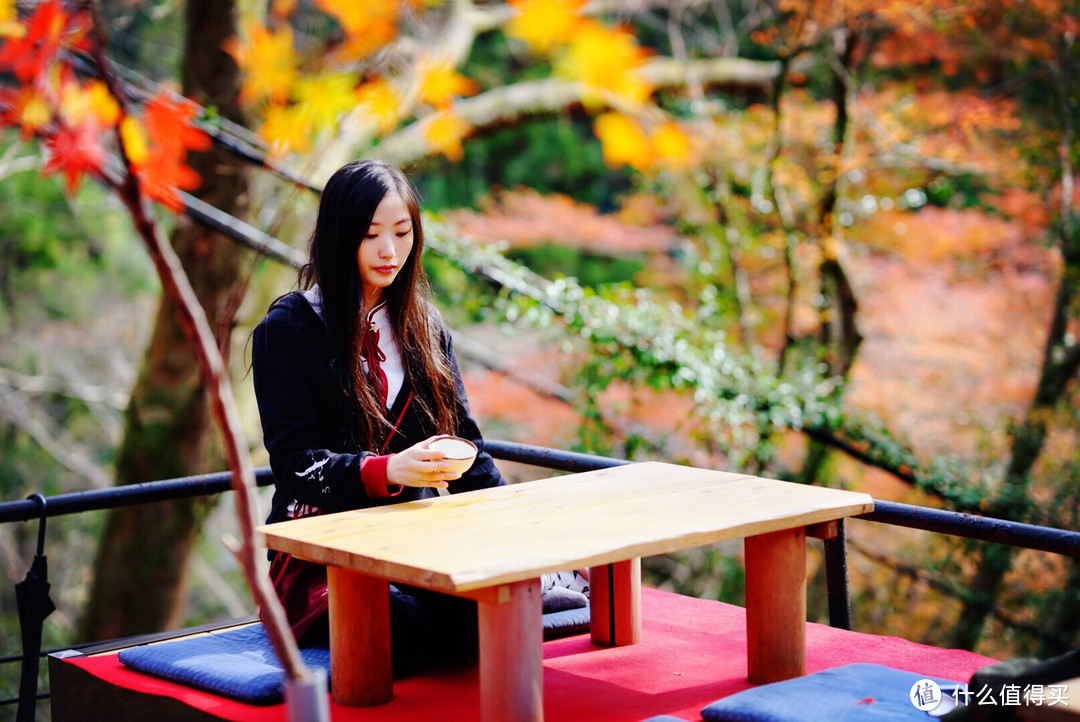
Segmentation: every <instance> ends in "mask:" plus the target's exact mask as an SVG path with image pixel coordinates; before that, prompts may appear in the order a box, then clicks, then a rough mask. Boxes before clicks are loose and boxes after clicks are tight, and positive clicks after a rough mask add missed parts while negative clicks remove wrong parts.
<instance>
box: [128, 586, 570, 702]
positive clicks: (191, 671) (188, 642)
mask: <svg viewBox="0 0 1080 722" xmlns="http://www.w3.org/2000/svg"><path fill="white" fill-rule="evenodd" d="M588 630H589V608H588V607H584V608H582V609H568V610H565V611H562V612H552V613H550V614H545V615H544V638H545V639H557V638H560V637H567V636H570V635H572V634H580V633H582V632H587V631H588ZM300 655H301V656H302V657H303V658H304V663H305V664H307V666H309V667H322V668H323V669H325V670H326V671H327V675H329V673H330V650H329V649H328V648H326V647H307V648H304V649H301V650H300ZM119 658H120V661H121V662H122V663H123V664H125V665H127V666H128V667H131V668H132V669H137V670H138V671H140V672H145V673H147V674H152V675H155V676H157V677H163V678H165V679H167V680H169V681H171V682H178V683H180V684H186V685H189V686H191V687H197V688H199V689H203V690H206V691H208V692H213V693H214V694H220V695H223V696H225V697H231V698H233V699H238V700H241V701H243V702H248V703H250V704H276V703H277V702H280V701H281V698H282V685H283V683H284V681H285V670H284V668H283V667H282V666H281V663H280V662H279V661H278V658H277V654H276V653H275V652H274V647H273V645H272V644H271V643H270V638H269V637H267V636H266V630H265V629H264V628H263V625H262V624H260V623H255V624H249V625H246V626H243V627H236V628H234V629H228V630H225V631H221V632H214V633H211V634H200V635H198V636H194V637H184V638H183V639H174V640H170V641H167V642H158V643H156V644H144V645H140V646H138V647H129V648H128V649H124V650H121V651H120V654H119Z"/></svg>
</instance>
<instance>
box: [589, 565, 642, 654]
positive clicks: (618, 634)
mask: <svg viewBox="0 0 1080 722" xmlns="http://www.w3.org/2000/svg"><path fill="white" fill-rule="evenodd" d="M589 627H590V634H591V636H592V641H593V644H603V645H607V646H611V647H616V646H622V645H625V644H637V643H638V642H640V641H641V559H628V560H627V561H624V562H615V563H613V564H605V565H603V566H597V567H590V568H589Z"/></svg>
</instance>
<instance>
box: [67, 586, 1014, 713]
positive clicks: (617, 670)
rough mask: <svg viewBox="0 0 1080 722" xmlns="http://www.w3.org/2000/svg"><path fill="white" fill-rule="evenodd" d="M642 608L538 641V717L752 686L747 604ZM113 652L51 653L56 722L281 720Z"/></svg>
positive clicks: (809, 633)
mask: <svg viewBox="0 0 1080 722" xmlns="http://www.w3.org/2000/svg"><path fill="white" fill-rule="evenodd" d="M641 601H642V604H641V606H642V624H643V628H644V634H643V635H642V641H641V642H640V643H639V644H633V645H628V646H622V647H605V646H600V645H595V644H593V643H592V642H591V641H590V637H589V635H587V634H584V635H578V636H574V637H568V638H565V639H559V640H554V641H550V642H546V643H545V644H544V645H543V652H544V660H543V668H544V669H543V681H544V712H545V717H546V718H548V719H551V720H559V721H560V722H564V721H565V722H579V721H580V722H585V721H586V720H587V721H589V722H640V720H644V719H647V718H648V717H651V716H654V715H659V714H668V715H672V716H675V717H678V718H681V719H684V720H700V719H701V716H700V710H701V708H702V707H704V706H705V705H706V704H708V703H710V702H713V701H715V700H717V699H720V698H721V697H725V696H727V695H730V694H733V693H735V692H739V691H741V690H743V689H747V688H748V687H749V686H750V685H749V683H748V682H747V680H746V677H747V666H746V665H747V659H746V654H747V644H746V615H745V611H744V610H743V608H741V607H736V606H732V605H728V604H722V603H720V602H713V601H705V600H699V599H693V598H690V597H684V596H680V595H676V594H670V593H666V592H661V591H657V590H652V589H643V590H642V600H641ZM702 620H708V622H709V623H708V625H703V624H702ZM806 640H807V667H808V671H809V672H815V671H818V670H821V669H828V668H831V667H836V666H839V665H842V664H847V663H850V662H872V663H877V664H885V665H889V666H892V667H895V668H898V669H906V670H910V671H912V672H917V673H920V674H925V675H927V676H935V677H941V678H945V679H954V680H957V681H967V680H968V679H970V677H971V675H972V674H973V673H974V672H975V671H976V670H977V669H979V668H981V667H983V666H985V665H987V664H990V663H992V662H993V661H994V660H992V659H989V658H987V657H983V656H980V655H976V654H972V653H970V652H964V651H957V650H944V649H938V648H935V647H928V646H925V645H921V644H915V643H913V642H908V641H906V640H902V639H898V638H896V637H882V636H876V635H870V634H860V633H856V632H845V631H841V630H836V629H832V628H831V627H827V626H823V625H819V624H808V625H807V626H806ZM116 651H117V650H115V649H112V650H84V651H83V652H82V653H74V654H70V655H65V654H64V653H58V654H54V655H52V656H51V658H50V665H49V666H50V677H51V686H52V691H53V699H52V707H53V720H56V721H57V722H65V721H68V722H70V721H75V722H79V721H81V720H87V721H88V722H89V721H91V720H92V721H94V722H96V721H97V720H100V719H110V720H147V719H149V720H200V721H206V720H236V721H237V722H263V721H265V722H271V721H272V722H285V710H284V705H281V704H278V705H272V706H268V707H255V706H252V705H247V704H242V703H239V702H235V701H232V700H228V699H224V698H221V697H218V696H215V695H211V694H207V693H204V692H200V691H198V690H194V689H191V688H188V687H183V686H181V685H177V684H172V683H169V682H166V681H163V680H159V679H155V678H153V677H148V676H146V675H143V674H140V673H138V672H133V671H131V670H128V669H126V668H124V667H123V666H122V665H120V663H119V662H118V661H117V659H116ZM478 677H479V671H478V668H477V666H476V665H473V666H470V667H464V668H461V667H459V668H454V669H444V670H436V671H433V672H430V673H426V674H423V675H417V676H415V677H409V678H405V679H401V680H396V681H395V685H394V690H395V694H394V699H393V701H391V702H390V703H388V704H385V705H381V706H378V707H367V708H353V707H344V706H340V705H335V704H333V703H331V716H332V718H333V719H334V720H335V722H349V721H351V720H357V721H363V722H391V721H393V722H402V721H404V722H413V721H415V722H421V721H423V722H426V721H427V720H432V719H438V720H441V721H442V722H458V721H460V722H475V720H476V719H477V718H478V711H479V701H480V700H479V693H478Z"/></svg>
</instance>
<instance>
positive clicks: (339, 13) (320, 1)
mask: <svg viewBox="0 0 1080 722" xmlns="http://www.w3.org/2000/svg"><path fill="white" fill-rule="evenodd" d="M315 6H316V7H318V8H319V9H320V10H322V11H323V12H324V13H326V14H327V15H330V16H332V17H333V18H334V19H335V20H337V22H338V24H339V25H340V26H341V30H342V32H343V33H344V35H345V40H344V42H343V43H342V44H341V45H340V46H339V47H338V48H337V50H336V55H338V56H339V58H340V59H342V60H360V59H362V58H366V57H367V56H368V55H371V53H372V52H373V51H375V50H378V49H379V48H381V47H382V46H384V45H386V44H387V43H389V42H390V41H391V40H393V39H394V38H395V37H397V32H398V30H397V23H398V17H399V16H400V14H401V0H364V2H357V0H315Z"/></svg>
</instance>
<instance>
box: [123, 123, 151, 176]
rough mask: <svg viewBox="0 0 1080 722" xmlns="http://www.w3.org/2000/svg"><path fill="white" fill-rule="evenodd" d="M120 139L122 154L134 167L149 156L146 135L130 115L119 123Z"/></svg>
mask: <svg viewBox="0 0 1080 722" xmlns="http://www.w3.org/2000/svg"><path fill="white" fill-rule="evenodd" d="M120 137H121V138H122V139H123V141H124V152H125V153H126V154H127V157H128V160H130V161H131V162H132V163H134V164H135V165H141V164H142V163H144V162H145V161H146V157H147V155H149V147H148V145H147V142H146V133H144V132H143V129H142V126H141V125H139V121H137V120H136V119H135V118H132V117H131V116H130V115H128V116H125V117H124V119H123V120H122V121H120Z"/></svg>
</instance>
